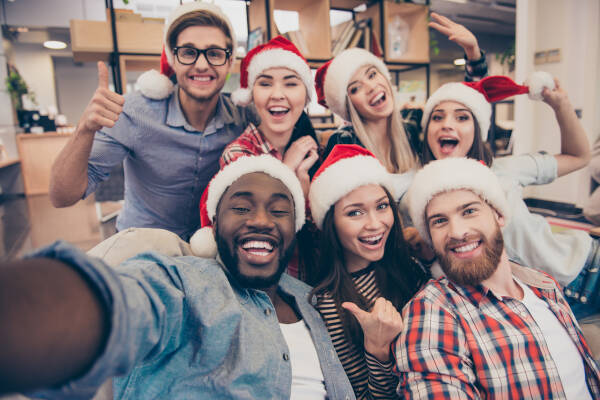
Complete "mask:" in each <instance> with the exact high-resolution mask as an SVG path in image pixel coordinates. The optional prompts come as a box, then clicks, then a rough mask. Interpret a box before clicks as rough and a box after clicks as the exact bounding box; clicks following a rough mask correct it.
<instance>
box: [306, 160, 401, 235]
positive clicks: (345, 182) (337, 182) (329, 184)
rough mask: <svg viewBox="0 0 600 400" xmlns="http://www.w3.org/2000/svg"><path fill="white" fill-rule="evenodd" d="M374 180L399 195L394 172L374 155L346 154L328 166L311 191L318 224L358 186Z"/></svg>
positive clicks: (313, 183)
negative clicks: (332, 207) (330, 209)
mask: <svg viewBox="0 0 600 400" xmlns="http://www.w3.org/2000/svg"><path fill="white" fill-rule="evenodd" d="M370 184H380V185H382V186H384V187H385V188H386V189H387V190H388V191H389V192H390V193H391V194H392V196H393V197H394V198H395V199H396V198H397V194H396V193H395V190H394V189H395V186H396V185H395V184H394V179H393V177H392V175H391V174H390V173H389V172H388V171H387V170H386V169H385V167H384V166H383V165H381V163H380V162H379V161H378V160H377V159H376V158H375V157H372V156H362V155H361V156H354V157H348V158H344V159H342V160H339V161H337V162H335V163H334V164H332V165H330V166H329V167H327V169H326V170H324V171H323V172H321V174H319V175H318V176H317V177H315V178H314V180H313V182H312V183H311V185H310V191H309V193H308V204H309V205H310V211H311V214H312V217H313V219H314V221H315V224H316V225H317V228H319V229H321V228H322V227H323V219H324V218H325V214H327V211H329V208H330V207H331V206H332V205H334V204H335V203H336V202H337V201H338V200H339V199H341V198H342V197H344V196H345V195H347V194H348V193H350V192H351V191H353V190H354V189H356V188H359V187H361V186H365V185H370Z"/></svg>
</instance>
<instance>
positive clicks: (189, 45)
mask: <svg viewBox="0 0 600 400" xmlns="http://www.w3.org/2000/svg"><path fill="white" fill-rule="evenodd" d="M176 47H193V48H195V49H198V50H205V49H213V48H219V49H225V48H227V46H225V47H223V46H220V45H218V44H214V43H211V44H209V45H208V46H206V47H204V49H200V48H198V47H196V45H195V44H194V43H191V42H186V43H183V44H179V45H177V46H176Z"/></svg>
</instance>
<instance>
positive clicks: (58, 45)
mask: <svg viewBox="0 0 600 400" xmlns="http://www.w3.org/2000/svg"><path fill="white" fill-rule="evenodd" d="M44 47H45V48H47V49H52V50H60V49H64V48H65V47H67V44H66V43H65V42H61V41H60V40H46V41H45V42H44Z"/></svg>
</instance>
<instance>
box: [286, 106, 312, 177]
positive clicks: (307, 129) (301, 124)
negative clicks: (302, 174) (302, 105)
mask: <svg viewBox="0 0 600 400" xmlns="http://www.w3.org/2000/svg"><path fill="white" fill-rule="evenodd" d="M302 136H310V137H311V138H313V139H314V140H315V142H317V145H319V139H318V138H317V133H316V132H315V128H314V127H313V125H312V122H311V121H310V117H309V116H308V114H307V113H306V111H302V114H300V118H298V121H296V124H295V125H294V130H293V131H292V136H291V137H290V141H289V142H288V144H287V145H286V146H285V150H284V151H287V150H288V149H289V148H290V146H291V145H292V143H294V142H295V141H296V140H298V139H300V138H301V137H302ZM319 150H320V146H319ZM319 153H320V152H319ZM320 165H321V164H320V162H319V161H318V160H317V162H316V163H315V164H314V165H313V166H312V167H311V168H310V170H309V171H308V175H309V176H310V178H311V179H312V177H313V176H314V174H315V172H317V169H319V166H320Z"/></svg>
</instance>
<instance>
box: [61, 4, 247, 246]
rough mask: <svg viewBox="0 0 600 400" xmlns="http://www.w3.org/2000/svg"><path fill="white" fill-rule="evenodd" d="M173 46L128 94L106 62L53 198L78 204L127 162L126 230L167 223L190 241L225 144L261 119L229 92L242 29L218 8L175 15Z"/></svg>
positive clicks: (168, 39) (189, 7) (169, 38)
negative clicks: (111, 83)
mask: <svg viewBox="0 0 600 400" xmlns="http://www.w3.org/2000/svg"><path fill="white" fill-rule="evenodd" d="M164 45H165V50H164V52H163V57H162V59H161V72H162V74H158V73H157V72H156V71H149V72H147V73H144V74H143V75H142V76H141V77H140V79H139V80H138V86H139V89H140V91H138V92H134V93H132V94H128V95H126V96H121V95H118V94H116V93H114V92H112V91H110V90H109V88H108V71H107V69H106V66H105V65H104V64H103V63H98V77H99V84H98V89H97V90H96V92H95V93H94V96H93V97H92V100H91V101H90V103H89V104H88V106H87V108H86V109H85V111H84V113H83V116H82V118H81V120H80V121H79V124H78V126H77V129H76V131H75V133H74V134H73V136H72V138H71V139H70V141H69V143H68V144H67V145H66V146H65V148H64V149H63V150H62V152H61V153H60V154H59V156H58V157H57V159H56V161H55V163H54V165H53V168H52V176H51V183H50V198H51V200H52V203H53V204H54V206H56V207H66V206H70V205H72V204H74V203H76V202H77V201H78V200H80V199H82V198H85V197H87V196H89V195H90V194H91V193H93V192H94V191H95V190H96V188H97V186H98V184H99V183H100V182H102V181H104V180H106V179H107V178H108V177H109V174H110V171H111V170H112V169H113V168H114V167H115V166H117V165H119V164H120V163H121V162H123V163H124V173H125V204H124V207H123V210H122V211H121V213H120V215H119V217H118V219H117V229H118V230H124V229H126V228H130V227H149V228H162V229H166V230H169V231H172V232H175V233H176V234H177V235H179V236H180V237H181V238H182V239H184V240H187V239H189V237H190V236H191V235H192V234H193V233H194V232H195V231H196V229H197V228H198V226H199V222H200V221H199V216H198V204H199V201H200V196H201V194H202V192H203V191H204V188H205V187H206V185H207V184H208V181H209V180H210V178H212V176H213V175H214V174H215V173H216V172H217V171H218V168H219V163H218V159H219V157H220V155H221V153H222V151H223V149H224V147H225V146H226V145H227V144H229V143H230V142H231V141H232V140H234V139H235V138H237V137H238V136H239V135H240V134H241V132H242V131H243V129H244V127H246V126H247V125H248V123H249V122H253V123H255V122H258V121H256V119H257V117H256V116H255V113H254V111H252V110H247V109H245V108H243V107H237V106H235V105H234V104H233V103H232V102H231V100H230V99H229V96H228V95H225V94H222V93H221V90H222V89H223V86H224V85H225V81H226V80H227V76H228V74H229V72H230V70H231V67H232V65H233V61H234V49H235V35H234V31H233V27H232V26H231V22H230V21H229V19H228V18H227V17H226V16H225V15H224V14H223V12H222V11H221V9H220V8H219V7H217V6H216V5H213V4H208V3H202V2H191V3H186V4H183V5H182V6H180V7H178V8H176V9H175V10H174V11H173V12H172V13H171V14H170V16H169V18H168V19H167V20H166V24H165V41H164ZM169 74H172V75H173V77H174V78H175V82H176V83H175V84H173V83H172V82H171V80H169V78H167V76H168V75H169ZM171 79H172V78H171Z"/></svg>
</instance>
